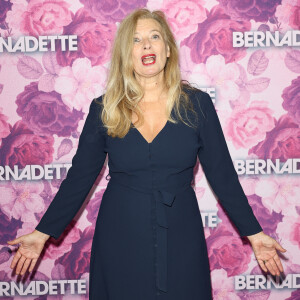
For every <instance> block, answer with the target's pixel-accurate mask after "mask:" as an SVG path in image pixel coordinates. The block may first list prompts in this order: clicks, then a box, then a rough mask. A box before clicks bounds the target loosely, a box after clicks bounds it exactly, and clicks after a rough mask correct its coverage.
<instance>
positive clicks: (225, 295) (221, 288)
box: [211, 269, 241, 300]
mask: <svg viewBox="0 0 300 300" xmlns="http://www.w3.org/2000/svg"><path fill="white" fill-rule="evenodd" d="M211 277H212V279H213V280H212V281H211V282H212V289H213V298H214V300H240V299H241V298H240V297H239V296H237V295H236V292H235V290H234V285H233V284H232V278H228V277H227V274H226V271H225V270H223V269H220V270H213V271H212V272H211Z"/></svg>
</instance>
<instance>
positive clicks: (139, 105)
mask: <svg viewBox="0 0 300 300" xmlns="http://www.w3.org/2000/svg"><path fill="white" fill-rule="evenodd" d="M138 121H140V122H138ZM133 125H135V127H133ZM107 153H108V156H109V170H110V176H111V178H110V180H109V183H108V186H107V188H106V190H105V193H104V195H103V198H102V202H101V206H100V210H99V214H98V218H97V221H96V227H95V233H94V238H93V244H92V250H91V262H90V283H89V284H90V286H89V297H90V299H101V300H105V299H110V300H127V299H128V300H141V299H143V300H148V299H149V300H150V299H155V298H160V299H172V300H177V299H178V300H182V299H188V300H196V299H197V300H198V299H212V295H211V282H210V270H209V261H208V254H207V249H206V243H205V237H204V231H203V226H202V220H201V215H200V212H199V208H198V203H197V198H196V195H195V192H194V190H193V188H192V187H191V181H192V179H193V178H192V177H193V168H194V166H195V163H196V158H197V156H198V158H199V160H200V162H201V165H202V168H203V170H204V172H205V175H206V177H207V179H208V181H209V183H210V185H211V186H212V188H213V190H214V191H215V193H216V195H217V196H218V198H219V200H220V202H221V204H222V205H223V206H224V208H225V210H226V211H227V213H228V215H229V217H230V218H231V220H232V221H233V223H234V224H235V225H236V227H237V229H238V232H239V234H240V236H247V237H248V239H249V241H250V243H251V245H252V247H253V250H254V253H255V255H256V258H257V261H258V263H259V265H260V266H261V268H262V269H263V270H264V271H265V272H267V271H270V272H271V273H272V274H273V275H275V274H277V275H279V274H280V273H279V272H280V271H281V272H282V271H283V268H282V264H281V262H280V259H279V257H278V254H277V250H279V251H282V252H284V251H286V250H284V249H283V248H282V247H281V246H280V245H279V244H278V243H277V242H276V241H275V240H274V239H273V238H271V237H269V236H268V235H266V234H264V233H263V231H262V228H261V226H260V224H259V223H258V221H257V220H256V218H255V216H254V214H253V212H252V209H251V207H250V205H249V203H248V201H247V198H246V196H245V194H244V192H243V190H242V188H241V185H240V183H239V181H238V176H237V174H236V172H235V169H234V167H233V164H232V160H231V157H230V154H229V152H228V148H227V145H226V142H225V139H224V136H223V133H222V129H221V126H220V123H219V119H218V117H217V114H216V111H215V109H214V106H213V103H212V101H211V98H210V97H209V95H208V94H207V93H204V92H202V91H200V90H198V89H195V88H192V87H190V86H189V85H187V84H183V82H182V81H181V79H180V72H179V63H178V51H177V48H176V43H175V40H174V37H173V35H172V33H171V31H170V28H169V27H168V24H167V22H166V20H165V18H164V15H163V13H162V12H160V11H156V12H152V13H151V12H150V11H148V10H147V9H139V10H136V11H135V12H133V13H131V14H130V15H129V16H127V18H126V19H124V20H123V22H122V23H121V24H120V26H119V29H118V33H117V35H116V38H115V43H114V48H113V52H112V59H111V68H110V73H109V77H108V84H107V88H106V93H105V95H102V96H100V97H99V98H97V99H95V100H94V101H92V103H91V106H90V111H89V114H88V116H87V119H86V122H85V125H84V128H83V131H82V134H81V136H80V140H79V146H78V150H77V152H76V155H75V156H74V158H73V161H72V167H71V168H70V170H69V172H68V174H67V178H66V179H65V180H64V181H63V182H62V184H61V187H60V189H59V191H58V193H57V195H56V196H55V198H54V200H53V201H52V203H51V204H50V206H49V208H48V210H47V211H46V213H45V214H44V216H43V218H42V219H41V221H40V223H39V224H38V225H37V226H36V230H34V231H33V232H32V233H30V234H27V235H23V236H20V237H18V238H16V239H15V240H13V241H10V242H8V243H9V244H11V245H14V244H17V243H20V244H21V246H20V248H19V249H18V251H17V253H16V255H15V257H14V259H13V261H12V263H11V268H14V267H15V266H16V265H17V268H16V272H17V274H24V273H25V272H26V270H27V269H28V267H29V266H30V267H29V271H32V270H33V268H34V266H35V264H36V261H37V259H38V257H39V255H40V252H41V251H42V249H43V246H44V244H45V242H46V240H47V239H48V238H49V237H50V236H52V237H54V238H56V239H57V238H58V237H59V236H60V235H61V233H62V232H63V231H64V229H65V228H66V226H67V225H68V224H69V222H70V221H71V220H72V218H73V217H74V216H75V214H76V212H77V211H78V210H79V208H80V207H81V205H82V203H83V201H84V199H85V197H86V196H87V194H88V192H89V190H90V188H91V186H92V185H93V182H94V181H95V179H96V177H97V175H98V174H99V172H100V170H101V169H102V166H103V163H104V161H105V158H106V154H107Z"/></svg>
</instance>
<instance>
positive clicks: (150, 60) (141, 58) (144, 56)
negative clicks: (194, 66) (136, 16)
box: [132, 19, 170, 77]
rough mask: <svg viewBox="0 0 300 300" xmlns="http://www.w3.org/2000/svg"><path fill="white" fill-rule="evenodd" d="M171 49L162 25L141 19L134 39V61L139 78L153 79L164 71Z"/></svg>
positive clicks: (151, 20) (154, 21)
mask: <svg viewBox="0 0 300 300" xmlns="http://www.w3.org/2000/svg"><path fill="white" fill-rule="evenodd" d="M169 56H170V48H169V46H168V45H166V43H165V41H164V39H163V35H162V29H161V26H160V24H159V23H158V22H157V21H156V20H153V19H140V20H138V22H137V26H136V31H135V35H134V38H133V49H132V61H133V68H134V72H135V73H136V74H138V76H139V77H153V76H156V75H158V74H159V73H160V72H163V71H164V67H165V65H166V61H167V57H169Z"/></svg>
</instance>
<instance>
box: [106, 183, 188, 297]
mask: <svg viewBox="0 0 300 300" xmlns="http://www.w3.org/2000/svg"><path fill="white" fill-rule="evenodd" d="M110 182H111V183H113V182H115V183H117V184H120V185H123V186H125V187H129V188H131V189H133V190H136V191H139V192H142V193H147V194H150V195H153V197H154V199H155V216H156V224H157V225H158V226H157V231H156V233H157V236H156V239H157V240H156V244H155V254H156V287H157V288H158V289H159V290H161V291H164V292H167V269H168V268H167V261H168V260H167V241H168V236H167V233H168V228H169V226H168V220H167V215H166V211H165V209H166V206H167V207H172V204H173V202H174V200H175V198H176V195H178V194H179V193H180V192H183V191H184V190H186V189H187V188H189V187H191V182H187V183H185V184H184V185H182V186H178V185H176V186H175V187H174V186H173V187H171V188H170V187H168V186H164V187H149V188H144V187H141V186H137V185H134V186H133V185H132V184H130V183H127V182H125V181H124V182H123V180H121V179H117V178H115V177H111V179H110ZM166 188H167V189H168V190H165V189H166Z"/></svg>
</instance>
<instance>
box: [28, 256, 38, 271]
mask: <svg viewBox="0 0 300 300" xmlns="http://www.w3.org/2000/svg"><path fill="white" fill-rule="evenodd" d="M36 262H37V258H33V259H32V260H31V265H30V268H29V272H32V270H33V268H34V266H35V264H36Z"/></svg>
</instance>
